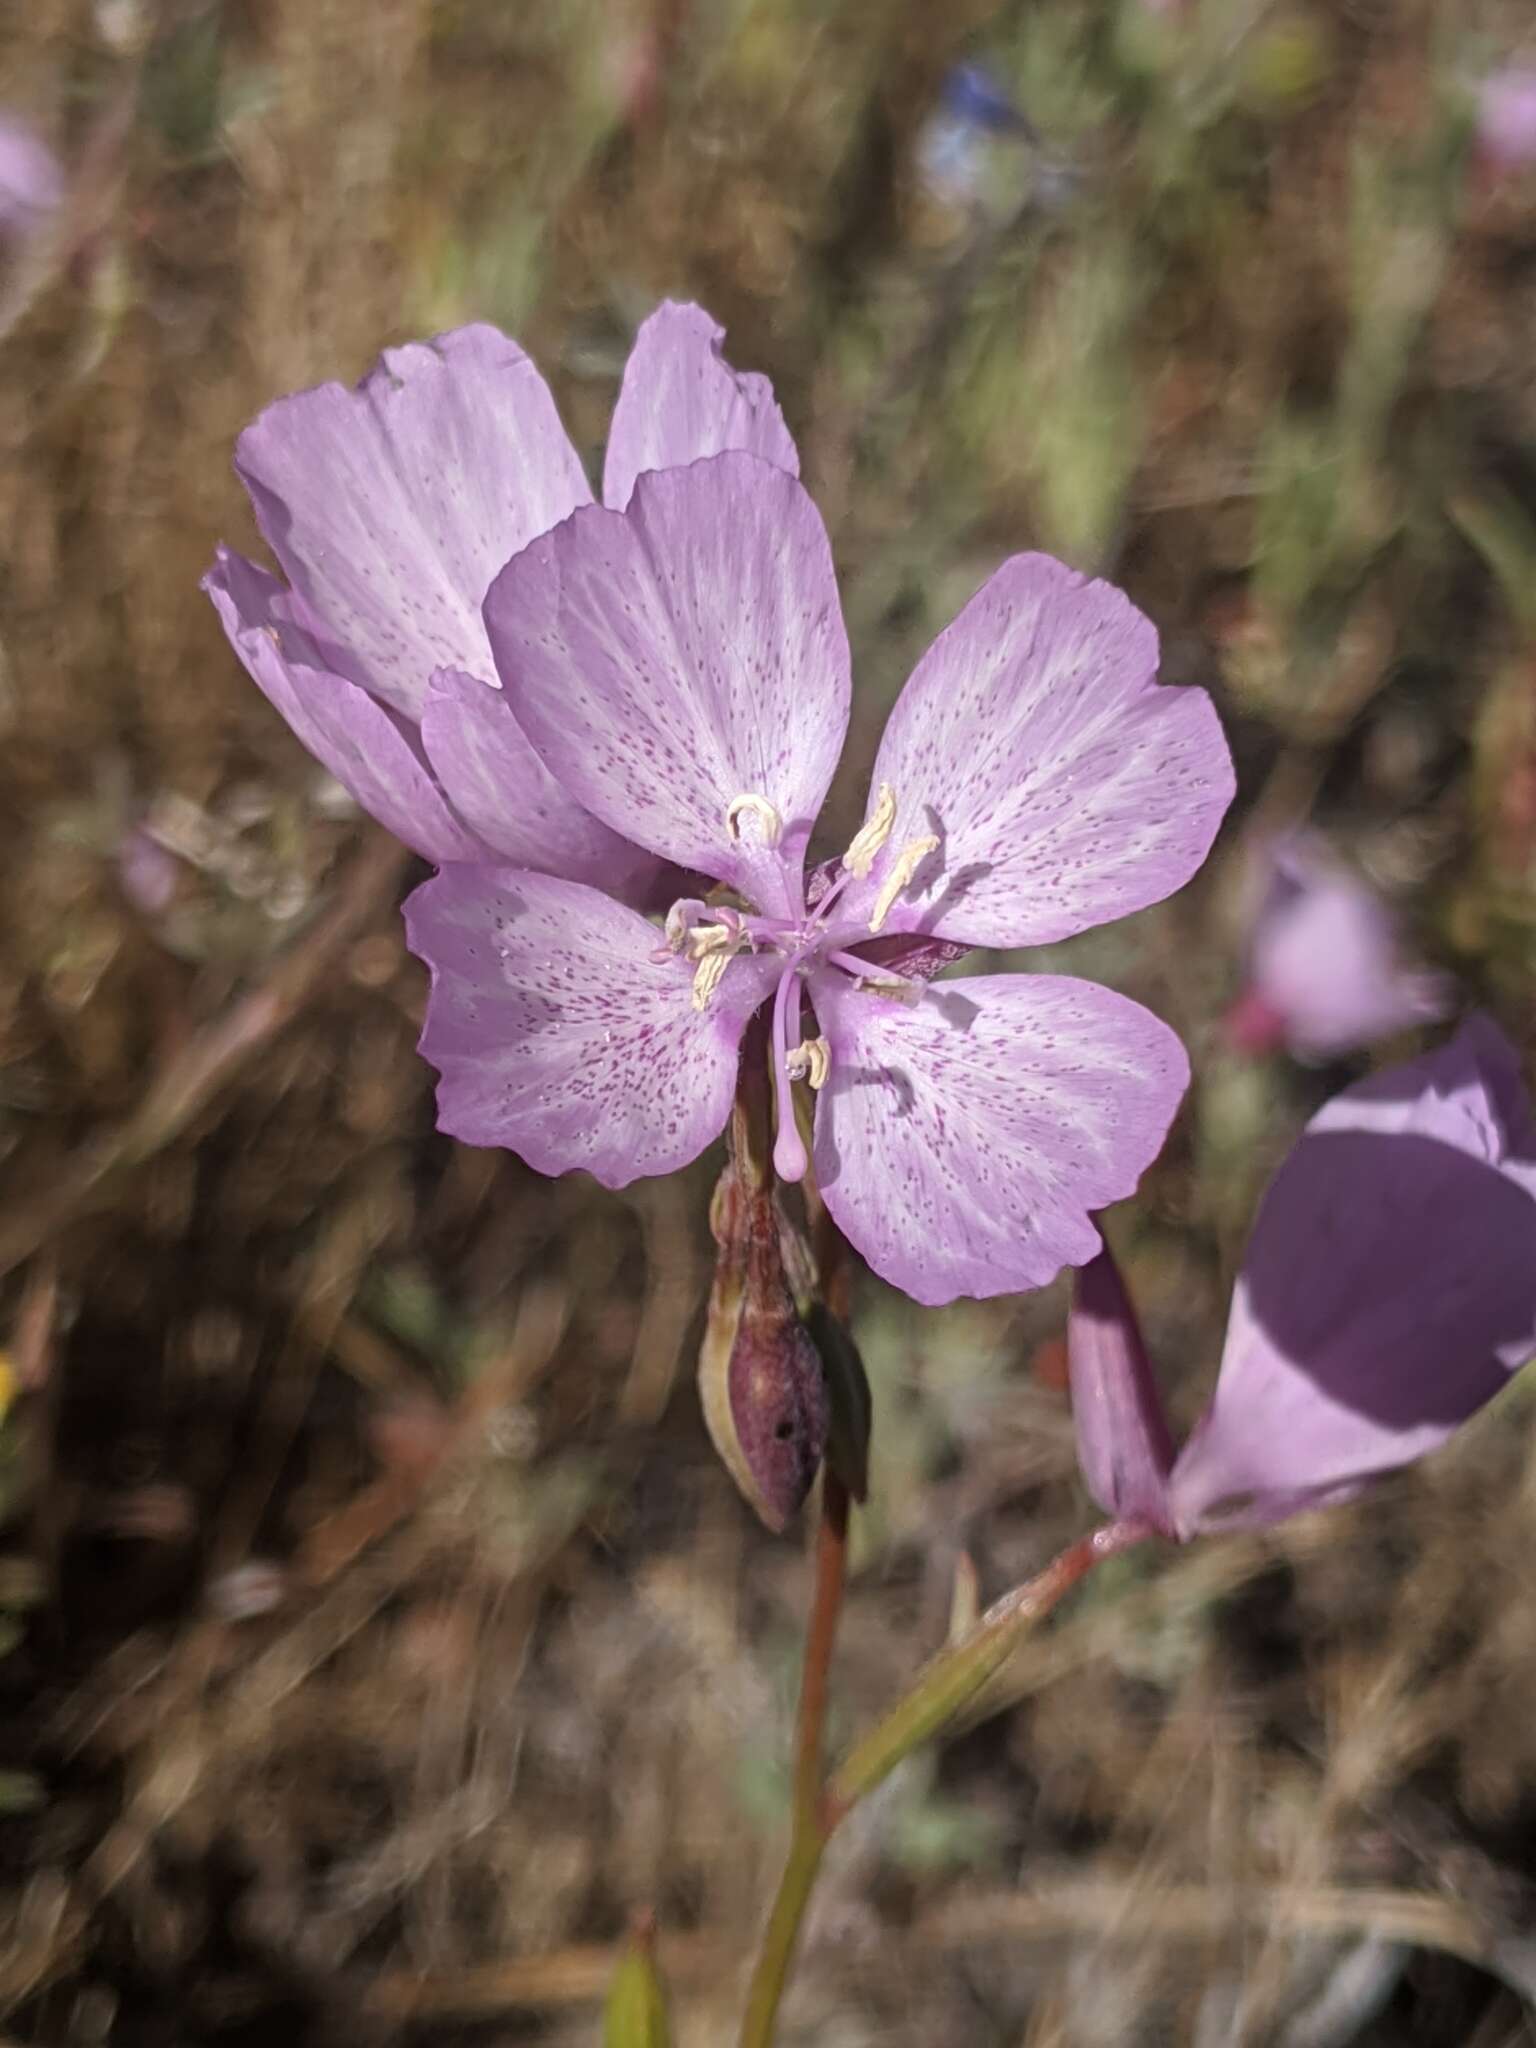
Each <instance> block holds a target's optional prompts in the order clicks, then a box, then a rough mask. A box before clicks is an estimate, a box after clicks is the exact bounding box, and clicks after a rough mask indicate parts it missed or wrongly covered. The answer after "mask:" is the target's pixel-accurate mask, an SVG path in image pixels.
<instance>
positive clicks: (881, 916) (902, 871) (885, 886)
mask: <svg viewBox="0 0 1536 2048" xmlns="http://www.w3.org/2000/svg"><path fill="white" fill-rule="evenodd" d="M938 844H939V841H938V835H937V833H933V832H930V833H929V834H928V835H927V836H926V837H925V838H923V839H909V840H908V841H907V843H906V845H905V846H904V847H903V848H902V849H901V851H900V853H898V854H897V856H896V864H895V866H894V867H893V868H892V869H891V872H890V873H889V874H888V875H887V876H886V878H885V880H884V881H883V882H882V883H881V885H880V894H879V895H878V896H877V897H876V898H875V907H874V909H873V910H872V911H871V912H870V913H869V928H870V930H871V931H872V932H877V931H879V929H880V927H881V925H883V924H884V923H885V920H886V919H887V918H888V917H889V916H890V914H891V906H892V905H893V904H894V903H895V901H896V898H897V897H898V896H899V895H900V894H901V892H902V890H903V889H905V888H906V886H907V884H908V883H909V882H910V881H911V879H912V877H913V876H914V875H915V874H916V873H917V871H918V869H919V868H920V867H921V866H922V864H923V862H924V861H925V860H926V859H927V858H928V856H929V854H930V853H933V852H935V851H936V850H937V848H938Z"/></svg>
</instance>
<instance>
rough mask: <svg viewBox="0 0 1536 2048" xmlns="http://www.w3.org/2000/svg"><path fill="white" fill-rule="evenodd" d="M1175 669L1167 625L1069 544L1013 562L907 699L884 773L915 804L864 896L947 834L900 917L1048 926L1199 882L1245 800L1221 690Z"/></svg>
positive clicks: (941, 646)
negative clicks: (1068, 555) (1166, 675)
mask: <svg viewBox="0 0 1536 2048" xmlns="http://www.w3.org/2000/svg"><path fill="white" fill-rule="evenodd" d="M1156 670H1157V635H1156V633H1155V632H1154V630H1153V628H1152V625H1151V623H1150V622H1149V621H1148V620H1147V619H1145V618H1144V617H1143V616H1142V614H1141V613H1140V612H1139V611H1137V609H1136V607H1135V606H1134V605H1133V604H1132V603H1131V602H1130V601H1129V599H1128V598H1126V597H1124V596H1122V595H1121V593H1120V592H1119V591H1118V590H1115V589H1113V588H1112V587H1111V586H1110V585H1109V584H1107V583H1098V582H1090V581H1088V580H1087V579H1086V578H1084V577H1082V576H1079V575H1077V574H1076V573H1075V571H1073V570H1071V569H1068V568H1066V567H1065V566H1064V565H1063V564H1062V563H1060V562H1057V561H1053V560H1052V559H1051V557H1050V556H1049V555H1015V556H1014V557H1013V558H1012V560H1010V561H1007V562H1005V563H1004V564H1003V566H1002V567H1001V568H1000V569H999V570H998V571H997V573H996V574H995V575H994V576H993V577H992V578H991V579H990V580H989V581H988V582H987V583H986V584H985V585H984V586H983V587H982V589H981V590H980V591H979V592H978V593H977V594H976V596H975V597H973V598H972V599H971V601H970V603H969V604H968V605H967V606H966V607H965V609H964V610H963V611H962V612H961V613H960V615H959V617H958V618H957V619H956V620H955V621H954V623H953V624H952V625H950V626H949V627H947V628H946V629H945V631H944V632H942V633H941V634H940V635H939V637H938V639H937V640H935V642H934V643H933V645H932V647H930V648H929V650H928V652H927V653H926V654H925V655H924V656H923V658H922V660H921V661H920V662H919V663H918V665H917V667H916V668H915V669H914V670H913V672H912V675H911V678H910V679H909V681H908V683H907V685H906V688H905V689H904V690H903V691H902V693H901V696H900V697H899V698H898V700H897V702H896V706H895V708H894V710H893V711H892V712H891V716H890V720H889V722H888V724H887V726H886V729H885V736H884V738H883V739H882V741H881V743H880V751H879V755H878V757H877V759H876V762H875V770H874V775H873V777H872V779H871V787H872V789H876V790H877V789H878V788H879V787H880V785H881V784H882V783H889V784H890V786H891V788H892V789H893V790H894V791H895V793H896V797H897V801H898V804H899V806H900V808H899V811H898V814H897V819H896V824H895V827H894V829H893V830H892V833H891V836H890V840H889V842H888V844H887V847H886V851H885V854H884V856H883V857H882V859H881V860H880V861H879V862H877V863H876V865H875V867H874V870H873V871H872V873H871V875H870V876H869V879H868V881H867V882H865V883H864V884H863V885H862V886H861V887H860V889H859V891H858V893H857V894H855V892H854V891H852V890H850V892H849V895H848V897H847V898H845V900H844V905H843V908H844V910H845V911H846V913H847V914H848V915H849V916H850V917H852V916H855V915H857V913H858V911H859V910H860V909H863V908H867V906H868V905H869V904H870V903H871V902H873V900H874V898H875V896H876V895H877V893H878V891H879V888H880V885H881V882H882V880H883V879H884V876H885V874H886V873H887V872H889V868H890V863H891V862H892V861H893V860H895V859H896V858H898V856H899V854H900V851H901V848H902V847H903V846H904V845H906V844H907V843H908V842H910V841H912V840H914V839H919V838H924V837H927V836H928V835H930V834H933V835H936V836H937V837H938V840H939V846H938V849H937V851H936V853H935V854H934V855H933V856H932V858H931V859H930V860H929V861H927V862H926V863H925V864H924V866H923V867H922V868H920V869H919V870H918V873H917V879H916V881H915V883H914V885H913V886H912V887H910V888H909V889H907V890H905V891H904V892H903V893H902V894H901V896H900V897H898V899H897V901H896V904H895V906H894V908H893V909H892V911H891V913H890V916H889V918H888V920H887V923H886V929H887V930H889V931H924V932H932V933H935V934H937V935H938V936H940V937H943V938H949V939H956V940H960V941H963V942H965V943H966V944H969V945H976V946H1033V945H1044V944H1047V943H1049V942H1050V941H1053V940H1056V939H1064V938H1069V937H1070V936H1071V935H1072V934H1073V933H1074V932H1080V931H1084V930H1086V929H1087V928H1088V927H1089V926H1091V925H1096V924H1103V923H1105V922H1107V921H1108V920H1109V919H1110V918H1115V917H1123V916H1125V915H1126V914H1127V913H1128V912H1129V911H1133V910H1140V909H1142V908H1144V907H1145V905H1147V904H1149V903H1157V902H1160V901H1161V899H1162V898H1163V897H1165V896H1168V895H1170V894H1171V893H1172V892H1173V891H1174V890H1175V889H1177V888H1179V887H1181V886H1182V884H1183V883H1185V882H1187V881H1188V880H1189V878H1190V876H1191V875H1192V874H1193V873H1194V872H1195V870H1196V869H1197V868H1198V867H1199V865H1200V863H1201V861H1203V860H1204V858H1205V856H1206V853H1207V852H1208V851H1209V848H1210V845H1211V841H1212V839H1213V838H1214V837H1215V835H1216V828H1217V826H1218V825H1219V824H1220V823H1221V819H1222V814H1223V812H1224V811H1225V810H1226V808H1227V805H1228V804H1229V803H1230V801H1231V799H1232V791H1233V776H1232V763H1231V758H1230V756H1229V754H1228V752H1227V744H1226V741H1225V739H1224V738H1223V737H1222V732H1221V726H1220V722H1219V721H1218V719H1217V717H1216V712H1215V709H1214V707H1213V705H1212V704H1211V701H1210V699H1209V698H1208V697H1207V696H1206V694H1205V692H1204V691H1203V690H1193V689H1173V688H1169V687H1167V686H1164V685H1160V684H1159V683H1158V682H1157V681H1156Z"/></svg>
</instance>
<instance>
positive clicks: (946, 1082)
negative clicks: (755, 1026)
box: [812, 972, 1189, 1304]
mask: <svg viewBox="0 0 1536 2048" xmlns="http://www.w3.org/2000/svg"><path fill="white" fill-rule="evenodd" d="M812 1001H813V1003H814V1004H815V1008H816V1014H817V1018H818V1020H819V1022H820V1026H821V1030H822V1032H823V1034H824V1035H825V1036H826V1037H827V1038H828V1039H829V1040H830V1043H831V1049H832V1065H831V1076H830V1078H829V1080H828V1081H827V1084H826V1086H825V1087H824V1088H823V1089H822V1091H821V1094H820V1096H819V1098H818V1101H817V1108H816V1136H815V1150H814V1158H815V1167H816V1176H817V1182H818V1185H819V1186H820V1188H821V1191H822V1194H823V1196H824V1197H825V1200H826V1204H827V1207H828V1208H829V1209H830V1210H831V1212H832V1216H833V1219H834V1220H835V1221H836V1223H837V1224H838V1226H839V1228H840V1229H841V1230H842V1231H843V1233H844V1234H845V1236H847V1237H848V1238H849V1239H850V1240H851V1241H852V1243H853V1244H854V1245H856V1246H857V1248H858V1249H859V1250H860V1251H861V1252H862V1253H863V1254H864V1257H865V1258H866V1259H867V1260H868V1262H869V1264H870V1265H871V1266H873V1267H874V1269H875V1271H876V1272H877V1273H879V1274H881V1275H882V1276H883V1277H884V1278H885V1279H887V1280H889V1281H891V1282H892V1283H893V1284H894V1285H895V1286H897V1287H900V1288H902V1289H904V1290H905V1292H906V1293H908V1294H910V1295H911V1296H912V1297H913V1298H914V1300H917V1301H921V1302H926V1303H930V1304H932V1303H938V1302H945V1301H951V1300H953V1299H954V1297H955V1296H956V1295H961V1294H969V1295H978V1296H986V1295H993V1294H1012V1293H1017V1292H1022V1291H1023V1290H1024V1289H1026V1288H1031V1287H1040V1286H1043V1285H1044V1284H1045V1282H1046V1281H1048V1280H1050V1279H1053V1278H1054V1277H1055V1275H1056V1274H1057V1273H1058V1272H1059V1271H1060V1269H1061V1268H1062V1267H1063V1266H1069V1265H1070V1266H1080V1265H1083V1264H1085V1263H1086V1262H1087V1261H1088V1260H1089V1259H1091V1258H1092V1257H1093V1255H1094V1253H1095V1252H1096V1251H1097V1250H1098V1249H1099V1234H1098V1232H1097V1231H1096V1230H1095V1229H1094V1227H1093V1224H1092V1222H1091V1221H1090V1219H1089V1211H1090V1210H1094V1209H1102V1208H1104V1207H1106V1206H1107V1205H1108V1204H1109V1203H1110V1202H1114V1201H1118V1200H1119V1199H1120V1198H1121V1197H1122V1196H1123V1195H1128V1194H1129V1193H1130V1192H1131V1190H1132V1189H1133V1188H1134V1187H1135V1185H1136V1182H1137V1180H1138V1179H1139V1178H1140V1176H1141V1174H1142V1172H1143V1170H1144V1169H1145V1168H1146V1167H1147V1166H1148V1165H1150V1164H1151V1162H1152V1160H1153V1159H1154V1158H1155V1157H1156V1156H1157V1153H1158V1150H1159V1148H1160V1147H1161V1145H1162V1143H1163V1139H1164V1137H1165V1136H1166V1135H1167V1130H1168V1126H1169V1123H1170V1122H1171V1120H1172V1118H1173V1113H1174V1111H1175V1109H1176V1108H1177V1107H1178V1103H1179V1098H1180V1096H1181V1095H1182V1094H1183V1092H1184V1088H1185V1085H1186V1083H1187V1081H1188V1079H1189V1065H1188V1061H1187V1060H1186V1058H1185V1055H1184V1048H1183V1047H1182V1045H1180V1043H1179V1041H1178V1039H1177V1038H1176V1037H1175V1036H1174V1034H1173V1033H1172V1032H1171V1031H1170V1030H1169V1029H1168V1027H1167V1025H1166V1024H1163V1023H1160V1022H1159V1021H1158V1019H1157V1018H1156V1017H1154V1016H1152V1015H1151V1013H1150V1012H1149V1011H1147V1010H1144V1009H1142V1008H1141V1006H1140V1004H1138V1003H1133V1002H1131V1001H1129V1000H1128V999H1127V998H1126V997H1124V996H1121V995H1116V994H1114V993H1112V992H1111V991H1110V990H1108V989H1104V988H1099V987H1097V986H1095V984H1094V983H1092V982H1086V981H1072V980H1068V979H1065V978H1063V977H1061V976H1057V975H1043V974H1031V975H981V976H976V977H972V978H969V979H962V980H958V981H944V982H936V983H934V984H933V985H932V986H931V987H929V988H928V989H926V990H925V991H924V993H923V995H922V997H921V999H920V1000H919V1001H918V1002H917V1003H916V1004H914V1005H912V1006H910V1007H908V1006H907V1005H905V1004H902V1003H899V1002H894V1001H891V1000H889V999H885V998H882V997H879V996H875V995H870V994H868V993H865V992H861V991H860V990H858V989H857V988H856V987H855V985H854V984H853V983H852V982H850V981H848V980H846V979H845V978H843V977H840V976H836V975H834V974H832V973H830V972H824V973H821V974H818V975H817V976H816V977H815V979H814V981H813V985H812Z"/></svg>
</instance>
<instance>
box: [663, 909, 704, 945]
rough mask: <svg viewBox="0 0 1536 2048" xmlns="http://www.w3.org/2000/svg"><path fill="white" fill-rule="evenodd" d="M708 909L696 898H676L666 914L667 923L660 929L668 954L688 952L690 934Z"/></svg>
mask: <svg viewBox="0 0 1536 2048" xmlns="http://www.w3.org/2000/svg"><path fill="white" fill-rule="evenodd" d="M708 908H709V906H708V905H707V904H706V903H704V902H703V901H702V900H701V899H700V898H699V897H697V896H680V897H679V898H678V900H677V901H676V903H674V904H673V906H672V908H671V909H670V910H669V911H668V912H667V921H666V923H665V925H664V926H663V927H662V931H663V934H664V936H665V938H666V941H667V950H668V952H671V953H683V952H687V951H688V950H689V944H690V940H691V937H692V934H693V932H694V931H695V929H696V928H697V926H698V924H699V923H700V921H701V920H702V919H703V918H704V917H705V916H706V915H707V914H708Z"/></svg>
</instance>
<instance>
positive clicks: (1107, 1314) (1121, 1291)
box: [1067, 1245, 1173, 1531]
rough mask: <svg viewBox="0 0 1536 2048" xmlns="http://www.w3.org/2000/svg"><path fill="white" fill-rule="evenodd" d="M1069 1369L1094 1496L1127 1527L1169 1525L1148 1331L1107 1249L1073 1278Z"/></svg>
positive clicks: (1081, 1451) (1162, 1420) (1167, 1464)
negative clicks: (1145, 1336) (1133, 1524)
mask: <svg viewBox="0 0 1536 2048" xmlns="http://www.w3.org/2000/svg"><path fill="white" fill-rule="evenodd" d="M1067 1363H1068V1370H1069V1372H1070V1375H1071V1381H1072V1416H1073V1421H1074V1422H1075V1424H1076V1428H1077V1457H1078V1463H1079V1464H1080V1465H1081V1467H1082V1472H1083V1478H1084V1479H1085V1480H1086V1482H1087V1485H1088V1491H1089V1492H1090V1493H1091V1494H1092V1495H1093V1497H1094V1499H1095V1500H1096V1501H1097V1502H1098V1504H1099V1506H1100V1507H1101V1508H1103V1509H1104V1511H1105V1512H1106V1513H1107V1514H1110V1515H1114V1516H1115V1517H1116V1518H1117V1519H1119V1520H1123V1521H1131V1520H1135V1521H1145V1522H1150V1523H1151V1525H1152V1526H1153V1528H1155V1529H1160V1530H1163V1531H1166V1530H1167V1529H1168V1526H1169V1511H1168V1474H1169V1472H1170V1471H1171V1470H1172V1467H1173V1439H1172V1437H1171V1435H1170V1433H1169V1429H1168V1423H1167V1419H1166V1417H1165V1416H1164V1414H1163V1407H1162V1402H1161V1401H1160V1399H1159V1398H1158V1392H1157V1383H1156V1381H1155V1380H1154V1378H1153V1375H1152V1365H1151V1361H1150V1360H1149V1359H1148V1357H1147V1353H1146V1347H1145V1345H1144V1344H1143V1343H1142V1338H1141V1326H1140V1324H1139V1323H1138V1322H1137V1320H1136V1311H1135V1309H1134V1308H1133V1307H1132V1306H1131V1299H1130V1296H1129V1295H1128V1294H1127V1293H1126V1291H1125V1284H1124V1282H1123V1281H1122V1280H1121V1278H1120V1272H1119V1268H1118V1267H1117V1266H1116V1264H1115V1262H1114V1259H1113V1258H1112V1257H1111V1255H1110V1251H1109V1247H1108V1246H1107V1245H1105V1246H1104V1247H1103V1249H1102V1250H1101V1251H1100V1252H1099V1253H1098V1255H1097V1256H1096V1257H1095V1258H1093V1259H1091V1260H1090V1261H1089V1263H1088V1264H1087V1265H1086V1266H1084V1267H1083V1269H1082V1271H1081V1272H1080V1273H1077V1274H1075V1275H1074V1277H1073V1284H1072V1308H1071V1312H1070V1314H1069V1316H1068V1319H1067Z"/></svg>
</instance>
